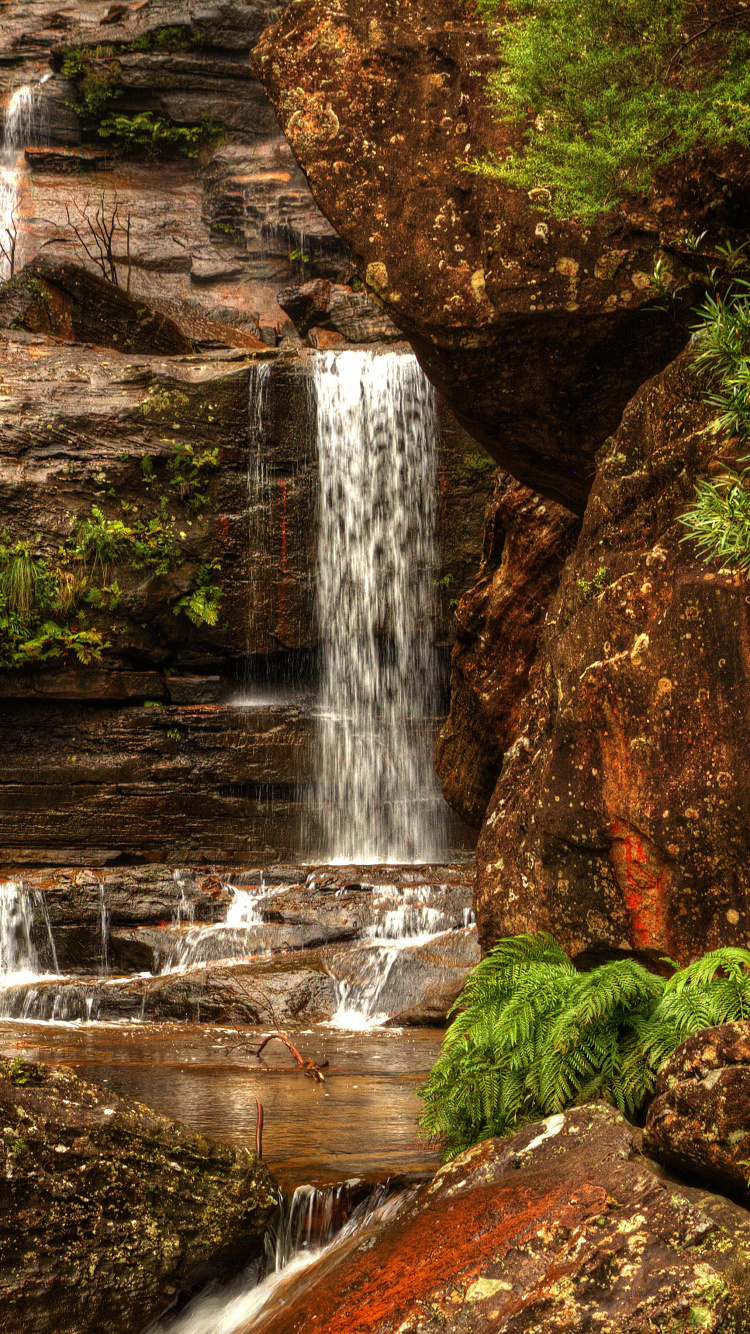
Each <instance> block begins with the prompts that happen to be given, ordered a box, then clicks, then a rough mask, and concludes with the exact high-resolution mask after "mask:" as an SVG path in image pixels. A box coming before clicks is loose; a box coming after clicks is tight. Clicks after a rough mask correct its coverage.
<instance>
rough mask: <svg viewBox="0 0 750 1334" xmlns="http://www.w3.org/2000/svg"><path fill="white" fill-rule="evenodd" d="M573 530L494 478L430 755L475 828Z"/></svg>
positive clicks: (560, 515) (558, 513) (536, 499)
mask: <svg viewBox="0 0 750 1334" xmlns="http://www.w3.org/2000/svg"><path fill="white" fill-rule="evenodd" d="M578 527H579V525H578V521H577V519H576V517H575V515H573V514H571V513H570V510H567V509H565V508H564V507H563V506H562V505H557V504H555V502H554V501H553V500H547V501H545V500H543V499H542V497H541V496H539V495H537V494H535V492H533V491H530V490H529V488H528V487H526V486H522V485H521V484H520V482H514V481H513V479H512V478H511V477H509V476H508V475H507V473H504V472H498V474H497V480H496V483H495V493H494V495H493V497H492V500H491V501H490V503H489V505H488V507H487V514H486V517H485V529H484V550H483V553H482V563H481V566H480V568H479V573H478V574H477V577H476V580H475V581H474V584H473V585H472V587H471V588H470V589H469V590H468V592H466V593H465V594H464V596H463V597H462V599H461V601H460V602H459V605H458V610H457V612H456V615H455V618H454V627H455V636H456V638H455V643H454V645H453V650H452V653H451V702H450V712H449V714H448V718H447V719H446V722H445V723H444V725H443V728H442V730H441V732H440V736H439V737H438V743H437V746H436V749H435V767H436V769H437V773H438V777H439V779H440V782H441V785H442V788H443V796H444V797H445V799H446V801H448V802H449V803H450V805H451V806H452V807H453V808H454V810H456V811H458V813H459V815H460V816H461V818H462V819H463V820H465V821H466V823H467V824H469V825H471V826H473V827H474V828H476V829H479V828H480V827H481V824H482V820H483V819H484V815H485V812H486V810H487V806H488V804H489V801H490V798H491V796H492V793H493V790H494V787H495V784H496V782H497V779H498V775H499V773H500V766H501V764H502V759H503V754H504V752H505V751H506V750H507V748H508V746H509V745H510V744H511V743H512V741H513V739H514V737H515V734H516V728H517V725H518V719H519V714H520V710H521V704H522V701H523V698H524V696H525V694H526V691H527V689H528V685H529V672H530V670H531V667H532V664H533V662H534V658H535V657H536V652H537V648H538V645H539V637H540V634H541V630H542V624H543V622H544V614H545V612H546V610H547V606H548V604H549V601H550V598H551V597H552V595H553V594H554V593H555V592H556V591H557V585H558V583H559V581H560V573H561V571H562V567H563V562H564V561H565V558H566V556H568V555H569V553H570V551H571V549H572V546H573V543H574V541H575V537H576V535H577V532H578Z"/></svg>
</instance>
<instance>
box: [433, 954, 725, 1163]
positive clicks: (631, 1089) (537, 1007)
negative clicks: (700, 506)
mask: <svg viewBox="0 0 750 1334" xmlns="http://www.w3.org/2000/svg"><path fill="white" fill-rule="evenodd" d="M673 966H674V968H675V973H674V975H673V976H672V977H670V978H669V979H668V980H667V979H665V978H663V977H658V976H656V975H655V974H653V973H650V972H648V970H647V969H646V968H644V967H643V965H642V964H639V963H637V962H636V961H635V960H633V959H621V960H618V961H616V962H614V963H607V964H603V965H602V966H601V967H599V968H594V969H593V970H592V971H591V972H589V973H579V972H577V971H576V969H575V967H574V966H573V964H572V963H571V961H570V959H569V958H568V957H567V955H566V954H565V953H564V952H563V951H562V950H561V949H560V947H559V946H558V945H556V944H555V942H554V941H553V940H552V939H550V937H549V936H546V935H541V934H540V935H538V936H530V935H523V936H515V937H511V938H509V939H507V940H502V941H500V943H499V944H498V945H497V946H496V947H495V948H494V949H493V950H492V951H491V952H490V953H489V954H488V955H487V957H486V958H485V959H483V960H482V962H481V963H480V964H478V965H477V967H476V968H475V969H474V971H473V973H472V974H471V976H470V978H469V980H468V982H467V983H466V986H465V987H464V990H463V992H462V993H461V995H460V996H459V998H458V1000H457V1002H456V1004H455V1005H454V1007H453V1008H454V1011H458V1016H457V1018H456V1019H455V1020H454V1022H453V1023H452V1024H451V1026H450V1028H449V1029H448V1032H447V1033H446V1036H445V1040H444V1042H443V1049H442V1051H441V1053H440V1056H439V1057H438V1059H437V1061H436V1063H435V1065H434V1066H433V1068H432V1070H431V1072H430V1075H429V1078H428V1081H427V1084H426V1086H425V1088H424V1089H423V1090H422V1096H423V1097H424V1099H425V1103H426V1109H425V1112H424V1115H423V1117H422V1121H421V1124H422V1126H423V1128H424V1129H425V1130H426V1131H427V1133H428V1134H429V1135H430V1136H432V1137H434V1138H440V1139H441V1140H443V1142H444V1144H445V1149H446V1156H447V1157H452V1156H454V1155H455V1154H456V1153H460V1152H461V1151H462V1150H463V1149H465V1148H468V1147H469V1145H471V1144H474V1143H476V1142H478V1141H480V1140H484V1139H488V1138H489V1137H490V1136H493V1135H508V1134H512V1133H513V1132H514V1131H515V1130H517V1129H518V1127H519V1126H521V1125H523V1124H524V1123H527V1122H530V1121H535V1120H539V1119H540V1118H542V1117H545V1116H548V1115H550V1114H552V1113H554V1112H559V1111H562V1110H563V1108H565V1107H569V1106H572V1105H575V1104H578V1103H582V1102H587V1101H591V1100H592V1099H594V1098H605V1099H606V1100H607V1101H608V1102H610V1103H612V1104H614V1106H616V1107H618V1108H619V1109H620V1111H622V1112H624V1113H625V1114H626V1115H628V1116H633V1115H635V1114H636V1113H637V1112H638V1110H639V1109H640V1108H641V1107H642V1105H643V1103H644V1101H645V1099H646V1098H647V1097H648V1096H649V1094H650V1093H651V1091H652V1089H653V1087H654V1083H655V1080H656V1075H657V1073H658V1071H659V1068H660V1066H661V1065H662V1064H663V1062H664V1061H665V1059H666V1057H667V1056H668V1055H669V1053H670V1052H671V1051H673V1050H674V1048H675V1047H677V1046H678V1045H679V1043H680V1042H683V1041H684V1040H685V1038H687V1037H689V1036H690V1034H691V1033H695V1032H697V1031H698V1030H699V1029H702V1028H709V1027H711V1026H713V1025H714V1024H721V1023H727V1022H729V1021H731V1020H735V1019H746V1018H748V1017H749V1016H750V951H748V950H744V949H734V948H727V949H720V950H714V951H713V952H712V953H710V954H706V955H705V956H704V957H703V958H702V959H699V960H698V961H697V962H696V963H693V964H690V965H689V966H688V967H687V968H678V967H677V965H676V964H675V965H673Z"/></svg>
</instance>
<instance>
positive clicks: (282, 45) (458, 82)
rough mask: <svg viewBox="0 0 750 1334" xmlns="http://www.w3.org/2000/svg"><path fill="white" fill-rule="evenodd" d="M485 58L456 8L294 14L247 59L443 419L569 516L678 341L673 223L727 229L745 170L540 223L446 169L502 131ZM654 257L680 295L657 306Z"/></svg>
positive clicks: (666, 184) (485, 39)
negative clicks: (446, 415)
mask: <svg viewBox="0 0 750 1334" xmlns="http://www.w3.org/2000/svg"><path fill="white" fill-rule="evenodd" d="M497 60H498V56H497V51H496V48H495V47H494V46H493V45H492V43H491V41H490V39H489V36H488V33H487V28H486V26H485V24H483V23H482V22H480V21H479V19H478V18H474V17H472V13H471V10H470V8H469V7H467V6H466V5H465V4H464V3H463V2H462V0H377V2H376V3H375V4H374V5H370V6H368V7H367V8H366V9H363V8H362V6H361V5H360V4H359V3H357V0H335V2H334V3H329V0H325V2H324V0H297V3H295V4H293V5H291V6H290V7H289V8H288V9H286V10H285V12H284V14H283V16H282V18H281V20H280V21H279V23H278V24H276V25H275V26H273V27H271V28H269V29H268V30H267V31H266V32H265V33H264V35H263V37H262V39H261V41H260V42H259V44H258V46H257V48H256V49H255V51H254V53H253V65H254V68H255V69H256V71H257V72H258V74H259V76H260V78H261V80H262V82H263V84H264V86H265V88H266V89H267V91H268V92H269V94H270V96H271V100H272V102H273V104H274V107H275V108H276V111H277V114H278V116H279V120H280V122H281V126H282V129H283V131H284V133H285V135H286V137H287V139H288V141H289V143H290V144H291V146H292V148H293V149H294V153H295V155H296V157H297V160H298V161H299V162H300V164H301V165H302V167H303V169H304V171H305V174H306V175H307V178H308V180H309V182H310V185H311V187H312V191H313V194H314V195H315V198H316V201H317V202H318V204H319V205H320V207H321V209H322V211H323V213H324V214H325V215H326V217H328V218H329V219H330V221H331V222H332V223H333V225H334V227H335V228H336V230H337V231H338V232H339V234H340V235H341V236H342V237H343V238H344V240H345V241H346V242H347V243H348V245H349V246H350V248H351V251H352V254H353V256H354V260H355V262H356V264H357V267H358V270H359V274H360V277H361V278H362V279H363V280H364V281H365V282H366V284H367V287H368V289H369V290H370V292H371V293H372V294H373V296H374V297H375V298H376V299H377V300H378V301H379V302H380V303H381V304H382V305H383V307H384V309H386V310H387V311H388V313H389V315H390V316H391V318H392V319H393V320H394V321H395V322H396V324H398V325H399V326H400V327H401V328H402V329H403V330H404V332H405V333H406V334H407V336H408V337H409V339H410V341H411V342H412V345H413V346H414V348H415V350H416V351H417V354H418V355H419V357H420V359H421V361H422V364H423V366H424V367H425V369H426V371H427V373H428V375H429V376H430V377H431V378H432V379H433V381H434V382H435V383H436V384H437V385H438V386H439V388H440V389H441V391H442V392H443V393H444V394H445V396H446V398H447V400H448V402H449V403H450V404H451V406H452V407H453V409H454V411H455V412H456V413H457V415H458V416H459V418H460V420H461V421H462V422H463V424H464V425H465V426H466V427H467V429H468V430H469V431H470V432H471V433H472V434H473V435H474V436H475V438H476V439H477V440H480V441H481V442H482V444H484V445H485V447H486V448H487V449H488V450H489V451H490V453H492V454H493V455H494V457H495V458H496V459H497V461H498V462H499V463H500V464H501V465H502V466H503V467H504V468H507V469H508V471H509V472H510V473H512V475H513V476H514V477H516V478H517V479H518V480H520V481H521V482H524V483H525V484H526V485H529V486H531V487H533V488H534V489H535V490H537V491H540V492H542V493H543V494H544V495H546V496H548V497H551V498H552V499H555V500H558V501H561V502H562V503H563V504H565V505H567V506H568V507H570V508H572V509H574V510H578V511H580V510H581V509H582V508H583V505H584V503H585V498H586V495H587V492H588V490H589V487H590V485H591V481H592V477H593V472H594V454H595V451H596V449H597V448H598V447H599V446H600V445H601V444H602V443H603V441H604V440H605V438H606V437H607V436H608V435H609V433H610V432H611V431H613V430H614V429H616V427H617V424H618V422H619V419H620V416H621V414H622V411H623V408H624V407H625V404H626V403H627V401H628V399H629V398H630V397H631V396H632V394H633V393H634V391H635V390H636V389H637V388H638V386H639V385H640V384H641V383H642V382H643V380H644V379H646V378H647V377H648V376H649V375H653V374H654V373H655V372H656V371H658V370H660V369H661V368H662V367H664V366H665V365H666V364H667V362H668V361H670V360H671V359H672V358H673V357H674V356H675V354H676V353H677V352H678V351H679V349H680V348H681V347H682V346H683V345H684V343H685V341H686V338H687V329H686V315H687V314H688V312H689V309H690V306H691V305H692V304H693V303H694V299H695V295H696V292H697V291H698V287H697V285H696V278H697V276H698V275H697V274H696V272H695V268H696V261H695V259H694V257H693V256H692V254H691V252H690V251H689V248H688V247H687V245H686V244H685V243H684V241H682V240H681V239H680V234H681V229H682V230H685V229H688V228H694V229H695V231H696V232H700V231H701V230H703V229H705V228H709V229H710V230H711V234H712V235H714V234H716V235H718V229H720V228H722V227H724V226H730V227H731V226H732V225H734V226H735V227H736V226H740V225H741V213H742V202H741V201H742V198H743V193H742V191H743V188H744V187H743V173H744V160H743V161H742V162H739V161H736V162H734V164H733V166H732V165H729V164H727V163H724V164H723V167H722V168H721V169H720V168H719V166H718V165H717V164H713V166H707V165H706V164H705V163H704V164H700V163H698V164H691V165H690V166H689V167H684V168H681V170H680V171H679V172H675V173H674V178H673V179H672V178H670V179H665V180H663V181H661V182H660V184H659V188H658V189H657V190H655V191H654V193H653V197H652V198H650V199H648V200H643V201H642V203H641V204H640V205H638V207H635V206H633V207H630V208H629V209H621V210H617V211H616V212H615V213H613V214H611V215H608V216H607V218H606V220H605V222H603V223H601V224H597V225H596V226H593V227H590V228H586V229H584V228H582V227H581V226H580V225H578V224H576V223H575V222H559V221H557V220H556V219H554V218H550V217H549V216H548V215H547V214H546V213H543V212H540V210H539V208H538V206H537V205H538V202H539V201H538V200H536V201H535V199H534V198H529V197H528V196H527V195H526V193H525V192H522V191H519V190H515V189H510V188H506V187H504V186H502V185H501V184H499V183H498V182H497V181H486V180H484V179H483V178H482V177H478V176H475V175H471V174H469V173H467V172H466V171H465V170H463V164H465V163H466V162H468V160H469V159H470V158H473V157H482V156H483V154H485V153H486V152H487V151H490V150H495V151H501V150H502V148H503V145H504V143H507V142H509V140H508V135H509V134H511V137H512V136H513V134H515V135H516V137H517V136H518V134H519V133H520V128H521V127H518V128H517V129H516V130H515V131H513V130H509V129H508V128H507V127H503V128H499V127H498V126H497V124H496V122H495V120H494V119H493V117H492V115H491V113H490V110H489V108H488V105H487V104H488V97H487V91H486V79H487V75H488V74H489V73H490V72H492V71H493V70H494V69H496V67H497ZM534 193H535V192H534V191H532V192H531V194H532V195H534ZM659 257H661V258H662V260H663V262H664V263H665V264H666V265H667V267H668V268H669V269H670V272H671V274H672V275H673V277H672V280H673V281H674V283H675V284H683V291H682V293H681V298H680V303H679V304H678V305H677V306H676V307H675V308H674V310H672V311H670V312H665V311H660V310H659V309H658V305H659V302H658V301H656V300H655V296H654V291H653V288H652V285H651V279H650V275H651V274H652V271H653V269H654V265H655V262H656V261H657V259H658V258H659ZM688 322H689V317H688Z"/></svg>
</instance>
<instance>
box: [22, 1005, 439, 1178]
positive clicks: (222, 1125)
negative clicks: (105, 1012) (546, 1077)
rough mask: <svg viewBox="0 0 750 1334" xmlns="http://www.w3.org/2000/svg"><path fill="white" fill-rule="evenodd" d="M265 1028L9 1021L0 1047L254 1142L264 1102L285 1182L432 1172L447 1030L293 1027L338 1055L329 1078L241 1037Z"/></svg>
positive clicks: (313, 1050)
mask: <svg viewBox="0 0 750 1334" xmlns="http://www.w3.org/2000/svg"><path fill="white" fill-rule="evenodd" d="M259 1031H260V1030H257V1029H249V1028H246V1029H241V1030H237V1031H235V1030H229V1029H222V1028H217V1027H208V1026H206V1027H205V1028H204V1027H203V1026H201V1027H198V1026H196V1025H182V1024H149V1025H147V1026H146V1025H138V1024H97V1025H86V1024H81V1025H73V1024H69V1025H65V1024H28V1023H23V1022H20V1021H19V1022H14V1021H6V1020H3V1021H0V1050H2V1051H3V1052H5V1053H9V1054H11V1055H15V1054H17V1053H18V1052H23V1054H24V1055H25V1056H26V1057H27V1058H28V1059H29V1060H39V1061H48V1062H51V1063H57V1062H61V1061H62V1062H65V1063H66V1064H68V1065H71V1066H72V1067H73V1068H74V1069H75V1070H76V1072H77V1073H78V1074H79V1075H80V1076H81V1077H82V1078H83V1079H88V1080H91V1081H92V1082H95V1083H100V1084H105V1085H106V1087H107V1088H111V1089H112V1090H113V1091H114V1092H116V1093H118V1094H120V1095H121V1096H122V1097H128V1098H135V1099H137V1100H138V1101H139V1102H144V1103H146V1104H147V1105H148V1106H149V1107H152V1108H153V1109H154V1110H155V1111H157V1112H162V1113H164V1114H166V1115H168V1116H173V1117H176V1118H177V1119H178V1120H180V1121H184V1122H185V1124H186V1125H188V1126H190V1127H191V1128H192V1129H193V1130H197V1131H200V1132H201V1133H203V1134H206V1135H210V1136H211V1137H212V1138H214V1139H216V1140H219V1141H222V1142H224V1143H231V1144H244V1145H247V1146H248V1147H251V1148H254V1146H255V1118H256V1108H255V1098H256V1096H257V1097H258V1098H260V1100H261V1102H262V1103H263V1107H264V1112H265V1130H264V1154H265V1158H266V1160H267V1162H268V1165H269V1167H270V1168H271V1170H272V1171H273V1172H274V1173H275V1174H276V1175H277V1176H278V1178H279V1181H280V1183H281V1185H282V1187H283V1189H284V1190H291V1189H294V1187H296V1186H298V1185H300V1184H302V1183H304V1182H310V1183H312V1184H314V1185H320V1184H325V1183H333V1182H338V1181H345V1180H347V1179H348V1178H350V1177H353V1176H360V1177H367V1178H369V1179H371V1180H376V1179H378V1180H382V1179H383V1177H385V1176H387V1175H395V1174H397V1173H401V1172H412V1171H419V1170H423V1169H426V1168H434V1167H435V1166H437V1163H438V1155H437V1153H436V1152H434V1151H433V1150H432V1149H430V1148H429V1147H428V1146H427V1145H425V1144H424V1143H423V1142H422V1141H421V1140H420V1138H419V1135H418V1130H417V1118H418V1116H419V1112H420V1107H421V1103H420V1101H419V1099H418V1098H417V1097H416V1092H417V1090H418V1089H419V1087H420V1086H421V1084H422V1083H423V1082H424V1077H425V1075H426V1073H427V1071H428V1070H429V1069H430V1067H431V1065H432V1064H433V1062H434V1060H435V1058H436V1056H437V1053H438V1050H439V1048H440V1043H441V1040H442V1037H443V1032H442V1030H439V1029H415V1030H406V1031H403V1032H400V1033H399V1032H394V1031H393V1030H391V1031H385V1032H383V1031H375V1032H371V1033H357V1034H346V1033H339V1032H335V1033H332V1032H330V1031H321V1030H320V1029H314V1030H306V1031H297V1032H296V1033H294V1034H292V1033H290V1036H291V1037H292V1040H293V1042H294V1043H295V1045H296V1046H297V1047H298V1048H299V1049H300V1050H301V1051H302V1052H303V1054H304V1055H305V1056H308V1055H309V1056H311V1057H312V1058H313V1060H314V1061H323V1060H325V1059H327V1060H328V1061H329V1062H330V1065H329V1067H328V1069H327V1070H326V1080H325V1083H323V1084H318V1083H315V1082H314V1081H313V1080H311V1079H308V1078H306V1077H305V1076H304V1074H302V1073H301V1072H300V1071H299V1070H298V1069H297V1067H296V1065H295V1063H294V1061H293V1058H292V1057H291V1056H290V1055H289V1053H288V1052H287V1051H286V1049H285V1048H284V1047H282V1045H281V1043H273V1044H271V1046H270V1047H267V1048H266V1050H265V1052H264V1054H263V1060H262V1061H258V1060H256V1059H255V1058H253V1057H251V1056H250V1055H248V1054H247V1053H246V1052H245V1051H243V1050H242V1049H241V1048H240V1047H238V1045H237V1044H238V1043H242V1042H257V1040H258V1033H259Z"/></svg>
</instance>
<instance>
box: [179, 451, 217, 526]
mask: <svg viewBox="0 0 750 1334" xmlns="http://www.w3.org/2000/svg"><path fill="white" fill-rule="evenodd" d="M218 466H219V450H218V448H217V449H204V450H203V452H202V453H201V454H196V452H195V450H194V448H193V446H192V445H188V444H179V445H178V446H177V448H176V449H175V451H174V453H173V454H172V456H171V458H170V459H169V460H168V461H167V476H168V478H169V482H170V486H172V487H173V489H174V490H175V491H176V492H177V494H178V495H179V497H180V499H181V500H182V501H183V503H184V505H185V513H186V514H187V517H188V518H189V519H190V518H192V517H193V515H195V514H197V513H198V511H199V510H201V509H203V507H204V505H207V504H208V496H207V495H206V493H205V491H203V490H201V489H200V488H201V487H202V486H203V485H204V478H203V477H202V475H201V474H202V473H205V472H210V471H212V470H213V469H214V468H218Z"/></svg>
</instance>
